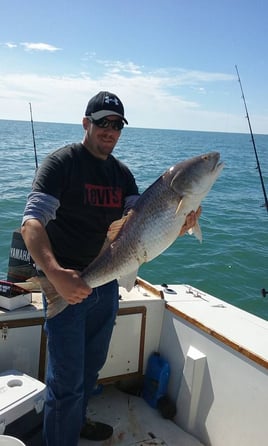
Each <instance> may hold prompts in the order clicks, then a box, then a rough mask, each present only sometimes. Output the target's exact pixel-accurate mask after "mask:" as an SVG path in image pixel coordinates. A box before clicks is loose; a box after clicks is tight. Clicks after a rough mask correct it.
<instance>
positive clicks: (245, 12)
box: [0, 0, 268, 134]
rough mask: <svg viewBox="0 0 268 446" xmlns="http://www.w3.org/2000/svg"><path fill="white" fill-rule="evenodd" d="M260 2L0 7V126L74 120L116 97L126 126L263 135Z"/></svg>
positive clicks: (267, 121) (266, 129)
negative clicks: (2, 122)
mask: <svg viewBox="0 0 268 446" xmlns="http://www.w3.org/2000/svg"><path fill="white" fill-rule="evenodd" d="M267 18H268V2H267V0H254V1H252V0H135V1H134V0H125V1H122V0H120V1H119V0H112V1H111V0H101V1H97V0H94V1H92V0H87V1H84V0H75V1H74V0H64V1H63V0H53V1H51V0H46V1H45V0H43V1H40V0H34V1H33V0H25V1H24V2H22V1H21V0H12V1H10V0H1V2H0V119H14V120H23V121H27V120H28V119H30V113H29V103H31V105H32V110H33V119H34V121H43V122H60V123H74V124H79V123H81V120H82V117H83V115H84V112H85V108H86V104H87V102H88V100H89V99H90V98H91V97H92V96H93V95H95V94H96V93H98V92H99V91H101V90H105V91H110V92H113V93H115V94H117V95H118V96H119V97H120V99H121V100H122V102H123V103H124V107H125V114H126V117H127V119H128V121H129V126H130V127H138V128H158V129H179V130H198V131H200V130H201V131H217V132H218V131H220V132H235V133H247V132H248V131H249V127H248V121H247V119H246V112H245V107H244V103H243V100H242V95H241V90H240V85H239V82H238V78H237V73H236V69H235V66H237V67H238V70H239V74H240V78H241V82H242V86H243V90H244V95H245V99H246V104H247V108H248V113H249V118H250V122H251V126H252V130H253V132H254V133H256V134H257V133H263V134H268V87H267V80H268V57H267V45H268V38H267Z"/></svg>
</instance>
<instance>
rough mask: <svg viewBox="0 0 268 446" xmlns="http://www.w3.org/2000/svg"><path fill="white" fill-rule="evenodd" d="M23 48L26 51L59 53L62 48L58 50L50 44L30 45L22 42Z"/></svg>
mask: <svg viewBox="0 0 268 446" xmlns="http://www.w3.org/2000/svg"><path fill="white" fill-rule="evenodd" d="M20 45H21V46H23V47H24V49H25V51H49V52H54V51H59V50H61V48H57V47H56V46H53V45H49V44H48V43H41V42H40V43H30V42H21V43H20Z"/></svg>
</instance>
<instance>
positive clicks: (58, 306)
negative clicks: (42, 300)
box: [37, 277, 69, 319]
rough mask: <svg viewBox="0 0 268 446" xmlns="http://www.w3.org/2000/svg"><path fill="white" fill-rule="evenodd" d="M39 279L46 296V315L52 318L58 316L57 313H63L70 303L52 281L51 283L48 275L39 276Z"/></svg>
mask: <svg viewBox="0 0 268 446" xmlns="http://www.w3.org/2000/svg"><path fill="white" fill-rule="evenodd" d="M37 280H38V281H39V283H40V286H41V289H42V291H43V293H44V294H45V296H46V301H47V308H46V317H47V318H48V319H50V318H52V317H54V316H57V314H59V313H61V312H62V311H63V310H64V309H65V308H66V307H67V306H68V305H69V304H68V302H66V300H64V299H63V297H61V296H60V295H59V293H58V292H57V291H56V289H55V288H54V286H53V285H52V283H50V282H49V280H48V279H47V278H46V277H38V279H37Z"/></svg>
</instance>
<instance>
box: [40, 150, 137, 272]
mask: <svg viewBox="0 0 268 446" xmlns="http://www.w3.org/2000/svg"><path fill="white" fill-rule="evenodd" d="M33 191H37V192H43V193H46V194H49V195H52V196H54V197H56V198H57V199H58V200H59V201H60V207H59V208H58V210H57V213H56V219H55V220H50V222H49V223H48V224H47V226H46V230H47V233H48V236H49V239H50V241H51V244H52V248H53V251H54V254H55V256H56V258H57V260H58V261H59V263H60V264H61V265H62V266H63V267H66V268H76V269H80V270H82V269H83V268H84V267H85V266H87V265H88V264H89V263H90V262H91V261H92V260H93V259H94V258H95V257H96V256H97V255H98V253H99V251H100V249H101V247H102V245H103V242H104V240H105V237H106V233H107V230H108V228H109V226H110V224H111V222H112V221H114V220H118V219H119V218H121V216H122V213H123V209H124V201H125V198H126V197H127V196H129V195H136V194H138V188H137V185H136V183H135V179H134V177H133V175H132V174H131V172H130V171H129V169H128V168H127V167H126V166H125V165H124V164H123V163H122V162H120V161H119V160H117V159H116V158H114V156H112V155H109V156H108V159H107V160H101V159H98V158H95V157H94V156H93V155H91V153H90V152H89V151H88V150H87V149H86V147H85V146H84V145H83V144H72V145H68V146H65V147H63V148H61V149H58V150H57V151H56V152H54V153H52V154H51V155H49V156H48V157H47V158H46V159H45V160H44V161H43V163H42V165H41V167H40V168H39V170H38V172H37V175H36V178H35V181H34V184H33Z"/></svg>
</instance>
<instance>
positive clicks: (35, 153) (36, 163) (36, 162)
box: [29, 102, 38, 170]
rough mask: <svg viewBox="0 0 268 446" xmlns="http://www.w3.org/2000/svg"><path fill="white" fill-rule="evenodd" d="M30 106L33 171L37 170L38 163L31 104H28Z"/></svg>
mask: <svg viewBox="0 0 268 446" xmlns="http://www.w3.org/2000/svg"><path fill="white" fill-rule="evenodd" d="M29 106H30V115H31V124H32V135H33V146H34V157H35V169H36V170H37V169H38V161H37V152H36V144H35V136H34V125H33V114H32V104H31V102H29Z"/></svg>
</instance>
